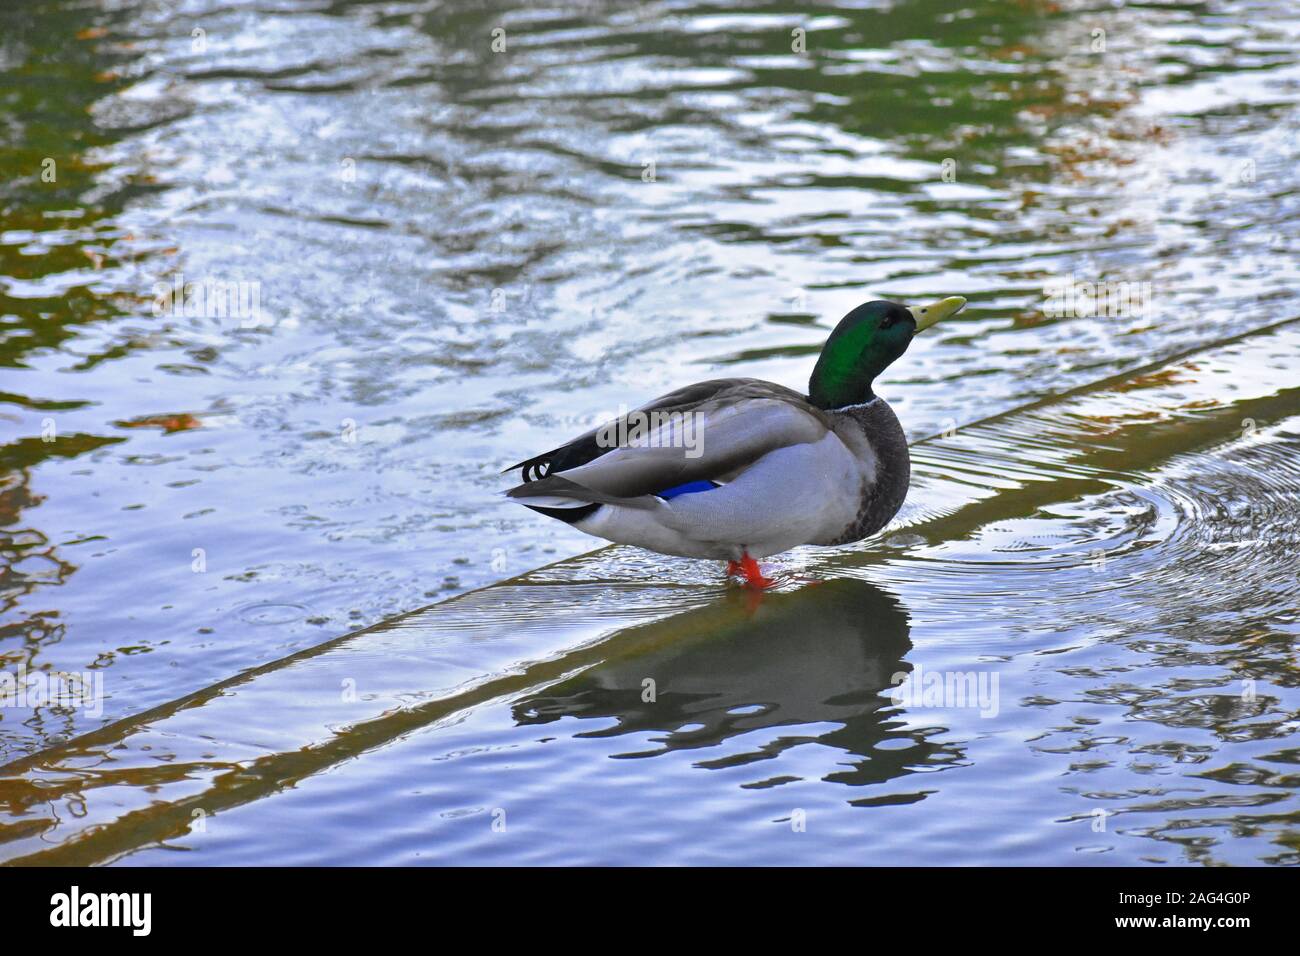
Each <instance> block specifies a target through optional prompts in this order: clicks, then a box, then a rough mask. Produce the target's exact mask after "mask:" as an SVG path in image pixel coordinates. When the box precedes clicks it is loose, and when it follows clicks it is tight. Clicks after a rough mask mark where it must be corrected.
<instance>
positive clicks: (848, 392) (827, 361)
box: [808, 295, 966, 408]
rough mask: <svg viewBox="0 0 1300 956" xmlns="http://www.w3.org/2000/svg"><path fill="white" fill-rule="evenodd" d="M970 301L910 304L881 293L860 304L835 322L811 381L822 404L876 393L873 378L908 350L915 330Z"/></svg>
mask: <svg viewBox="0 0 1300 956" xmlns="http://www.w3.org/2000/svg"><path fill="white" fill-rule="evenodd" d="M965 305H966V300H965V299H963V298H962V297H961V296H959V295H952V296H949V297H948V298H946V299H940V300H939V301H938V302H935V303H934V304H932V305H926V306H920V307H914V308H910V309H909V308H907V307H906V306H902V305H899V304H898V303H897V302H887V301H885V300H884V299H877V300H876V301H874V302H868V303H866V304H865V305H860V306H858V307H857V308H856V309H854V310H853V311H852V312H850V313H849V314H848V315H846V316H845V317H844V318H842V319H840V324H839V325H837V326H835V331H834V332H832V333H831V336H830V338H828V339H827V340H826V344H825V345H824V346H822V354H821V356H820V357H819V358H818V359H817V365H816V367H815V368H814V369H813V373H812V378H811V379H810V380H809V382H808V397H809V398H810V399H811V400H812V403H813V404H814V405H816V406H817V407H818V408H844V407H845V406H847V405H858V404H861V403H862V402H869V401H871V399H872V398H874V397H875V393H874V392H873V391H872V390H871V383H872V382H874V381H875V380H876V376H877V375H879V374H880V373H881V372H883V371H884V370H885V369H886V368H887V367H888V366H889V365H890V363H892V362H893V361H894V360H895V359H897V358H898V357H899V356H900V355H902V354H903V353H904V352H906V351H907V347H908V346H909V345H911V344H912V337H913V336H914V335H916V333H918V332H921V331H923V330H925V329H928V328H929V327H930V326H932V325H934V324H935V323H936V322H939V321H942V320H943V319H946V318H948V317H949V316H951V315H956V314H957V313H958V312H960V311H961V310H962V308H963V307H964V306H965Z"/></svg>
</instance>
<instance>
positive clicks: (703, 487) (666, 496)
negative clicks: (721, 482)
mask: <svg viewBox="0 0 1300 956" xmlns="http://www.w3.org/2000/svg"><path fill="white" fill-rule="evenodd" d="M716 487H718V485H717V483H716V482H712V481H688V482H686V484H684V485H677V486H676V487H675V488H667V489H665V490H664V491H660V492H656V494H657V495H658V496H659V497H660V498H662V499H663V500H664V501H671V500H672V499H674V498H676V497H677V496H678V495H693V494H695V492H697V491H712V490H713V489H714V488H716Z"/></svg>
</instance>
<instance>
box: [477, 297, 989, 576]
mask: <svg viewBox="0 0 1300 956" xmlns="http://www.w3.org/2000/svg"><path fill="white" fill-rule="evenodd" d="M965 305H966V300H965V299H963V298H962V297H960V296H949V297H948V298H946V299H941V300H940V301H938V302H936V303H934V304H933V305H928V306H923V307H915V308H910V309H909V308H906V307H905V306H902V305H899V304H898V303H896V302H887V301H883V300H877V301H874V302H867V303H865V304H864V305H860V306H858V307H857V308H856V309H854V310H853V311H852V312H850V313H849V314H848V315H846V316H844V318H843V319H841V320H840V322H839V324H838V325H837V326H836V327H835V330H834V331H833V332H831V335H830V338H828V339H827V340H826V344H825V345H824V346H823V347H822V351H821V355H820V356H819V357H818V359H817V364H816V366H815V367H814V368H813V372H812V377H811V379H810V380H809V382H808V394H807V395H800V394H799V393H798V392H796V391H794V390H793V389H789V388H785V387H784V386H782V385H777V384H774V383H772V382H765V381H762V380H760V379H753V378H718V379H712V380H710V381H707V382H699V383H698V384H695V385H687V386H686V387H685V388H679V389H677V391H675V392H669V393H668V394H667V395H663V396H661V397H659V398H656V399H655V400H654V401H652V402H649V403H647V404H645V405H642V406H640V407H639V408H637V409H634V410H632V411H630V412H628V413H626V414H625V415H622V416H620V417H619V418H617V419H614V420H613V421H610V422H607V423H605V424H604V425H601V426H600V427H598V428H594V429H592V430H591V431H589V432H587V433H586V434H585V435H580V436H578V437H577V438H575V439H573V440H572V441H570V442H568V443H567V444H564V445H561V446H560V447H558V448H553V449H551V450H550V451H548V452H544V453H543V454H540V455H537V456H536V457H534V458H528V459H526V460H524V461H521V462H519V463H518V464H515V465H511V466H510V467H509V468H507V469H505V472H503V474H504V473H506V472H511V471H515V470H519V472H520V475H521V477H522V478H523V482H522V483H521V484H518V485H516V486H515V487H513V488H511V489H510V490H509V491H507V492H506V495H507V496H508V497H509V498H511V499H513V500H515V501H517V502H519V503H520V504H522V505H525V506H526V507H528V508H531V509H533V510H534V511H537V512H540V513H541V514H544V515H547V516H549V517H552V518H557V519H559V520H560V521H564V522H567V523H568V524H571V525H573V526H574V527H575V528H577V529H578V530H580V531H584V532H586V533H587V534H590V535H594V536H595V537H597V538H604V539H606V540H608V541H613V542H616V543H619V544H631V545H636V546H637V547H641V548H646V549H648V550H650V551H657V552H659V553H660V554H671V555H678V556H681V557H687V558H714V559H719V560H723V561H726V562H728V566H727V572H728V574H729V575H740V576H742V577H743V578H744V580H745V583H746V584H748V585H750V586H752V587H760V588H761V587H766V586H768V584H770V583H771V582H770V581H769V580H768V579H767V578H765V577H764V576H763V573H762V570H761V568H760V567H759V565H758V560H757V559H759V558H765V557H768V556H770V555H773V554H778V553H780V552H782V551H786V550H789V549H790V548H793V547H797V546H798V545H803V544H815V545H824V546H834V545H842V544H848V543H850V542H853V541H860V540H862V539H863V538H865V537H867V536H868V535H872V534H875V533H876V532H877V531H879V530H880V529H881V528H883V527H884V526H885V525H886V524H887V523H888V522H889V520H890V519H891V518H892V517H893V516H894V515H895V514H896V513H897V512H898V509H899V508H900V507H901V506H902V504H903V499H904V498H905V497H906V496H907V488H908V483H909V481H910V478H911V459H910V458H909V456H908V453H907V439H906V437H905V436H904V434H903V428H902V426H901V425H899V423H898V418H897V416H895V414H894V410H893V409H892V408H890V407H889V404H888V403H887V402H886V401H885V400H884V399H883V398H880V397H879V396H877V395H876V394H875V392H873V391H872V387H871V386H872V383H873V382H874V381H875V379H876V376H878V375H879V374H880V373H881V372H883V371H884V370H885V369H886V368H887V367H888V366H889V365H890V363H892V362H894V361H895V360H896V359H898V358H899V356H901V355H902V354H903V353H904V352H906V351H907V347H908V346H909V345H910V344H911V343H912V337H913V336H914V335H916V334H917V333H918V332H921V331H923V330H924V329H927V328H929V327H930V326H932V325H934V324H935V323H936V322H939V321H942V320H943V319H946V318H948V317H949V316H952V315H955V314H956V313H957V312H959V311H961V309H962V308H963V307H964V306H965Z"/></svg>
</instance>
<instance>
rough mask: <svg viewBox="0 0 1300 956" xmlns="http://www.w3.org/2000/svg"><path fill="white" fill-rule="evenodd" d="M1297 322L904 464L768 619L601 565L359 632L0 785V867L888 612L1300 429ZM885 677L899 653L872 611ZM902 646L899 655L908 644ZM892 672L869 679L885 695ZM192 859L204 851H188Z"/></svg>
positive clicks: (127, 844) (654, 566) (759, 605)
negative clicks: (1149, 477)
mask: <svg viewBox="0 0 1300 956" xmlns="http://www.w3.org/2000/svg"><path fill="white" fill-rule="evenodd" d="M1298 349H1300V324H1297V323H1296V322H1295V321H1294V320H1291V321H1288V322H1284V323H1279V324H1277V325H1274V326H1271V327H1269V328H1267V329H1264V330H1260V331H1257V332H1252V333H1249V334H1246V335H1243V336H1239V337H1236V338H1234V339H1232V340H1228V341H1225V342H1221V343H1218V344H1216V345H1213V346H1210V347H1207V348H1204V349H1200V350H1198V351H1196V352H1195V353H1192V354H1189V355H1184V356H1180V357H1176V358H1173V359H1170V360H1167V361H1165V362H1162V363H1159V364H1158V365H1154V366H1149V367H1146V368H1143V369H1139V370H1136V371H1134V372H1130V373H1128V374H1125V375H1121V376H1116V377H1114V378H1110V379H1107V380H1105V381H1102V382H1099V383H1096V384H1094V385H1092V386H1089V387H1087V388H1082V389H1078V390H1075V391H1073V392H1070V393H1067V394H1065V395H1063V396H1060V397H1057V398H1054V399H1051V400H1046V401H1041V402H1037V403H1035V404H1033V405H1030V406H1027V407H1024V408H1021V409H1017V410H1015V411H1012V412H1009V413H1006V414H1003V415H999V416H996V417H994V418H991V419H987V420H985V421H981V422H977V423H974V424H972V425H968V426H965V427H963V428H961V429H960V430H958V431H957V432H956V433H955V434H951V435H946V436H945V435H939V436H933V437H930V438H927V439H924V440H922V441H920V442H917V443H916V444H915V445H914V446H913V472H914V477H913V488H912V492H911V494H910V495H909V501H908V504H907V505H906V506H905V508H904V510H903V512H902V513H901V514H900V515H899V517H898V518H897V519H896V520H895V522H894V523H893V524H892V525H891V526H890V528H889V529H887V530H886V532H884V533H883V534H882V535H880V536H877V537H876V538H874V539H871V540H869V541H867V542H863V543H860V544H858V545H856V546H853V547H849V548H843V549H837V550H829V551H818V550H815V549H808V550H804V551H800V552H798V553H796V555H795V556H794V557H792V558H791V559H790V562H791V564H792V565H797V574H798V575H803V576H807V577H812V578H815V579H820V580H823V581H825V582H826V583H824V584H822V585H820V586H818V587H803V586H801V583H800V582H799V581H798V580H796V579H795V575H794V574H790V575H787V576H786V578H787V580H786V582H785V584H783V586H782V588H781V589H780V591H779V592H778V593H774V594H770V595H765V596H763V597H762V599H761V600H755V599H754V598H753V597H752V596H750V595H746V594H741V593H738V592H736V591H735V590H729V589H727V588H726V587H724V585H723V584H722V581H721V574H720V571H719V570H718V569H717V568H715V567H713V566H712V565H709V564H707V563H704V562H689V561H677V560H671V559H661V558H658V557H656V556H654V555H648V554H645V553H642V552H636V551H633V550H631V549H626V548H614V547H608V548H602V549H599V550H597V551H594V552H590V553H588V554H585V555H581V556H579V557H576V558H572V559H568V560H564V561H560V562H557V563H555V564H552V565H549V566H546V567H543V568H540V569H538V570H535V571H532V572H529V573H527V574H524V575H522V576H519V577H516V578H512V579H510V580H507V581H503V582H501V583H499V584H495V585H491V586H489V587H486V588H483V589H481V590H478V591H473V592H469V593H466V594H463V595H460V596H457V597H455V598H452V599H449V600H447V601H445V602H442V603H440V604H436V605H433V606H431V607H427V608H424V609H422V610H419V611H415V612H413V613H410V614H406V615H403V616H400V617H398V618H394V619H392V620H390V621H386V622H383V623H381V624H378V625H375V626H373V627H370V628H366V629H364V630H361V631H358V632H355V633H352V634H348V635H345V636H342V637H339V638H336V639H334V640H331V641H327V642H325V643H323V644H320V645H318V646H316V647H313V648H310V649H307V650H303V651H300V652H298V653H295V654H293V655H291V656H289V657H286V658H283V659H281V660H277V661H274V662H271V663H268V664H265V665H263V666H260V667H257V668H254V669H251V670H248V671H245V672H243V673H241V674H239V675H238V676H235V677H232V678H230V679H229V680H226V681H223V682H221V683H219V684H215V685H213V686H211V687H208V688H205V689H203V690H200V691H197V692H195V693H192V694H189V695H186V696H185V697H182V698H179V699H177V700H175V701H172V702H170V703H167V704H165V705H162V706H159V707H156V708H153V709H151V710H148V711H145V712H143V713H140V714H137V715H134V716H132V717H129V718H126V719H123V720H119V721H117V722H115V723H112V724H110V725H107V726H105V727H103V728H100V729H98V730H95V731H93V732H91V733H87V734H84V735H82V736H80V737H77V738H75V739H74V740H72V741H69V742H67V743H65V744H62V745H59V746H57V747H54V748H50V749H47V750H44V751H41V752H38V753H36V754H33V755H31V756H29V757H25V758H22V759H20V760H17V761H14V762H11V763H9V764H7V765H5V766H3V767H0V805H3V806H4V807H5V808H6V810H7V813H6V815H5V817H4V818H3V821H2V822H0V861H3V862H6V863H9V864H38V865H59V864H72V865H81V864H97V863H107V862H112V861H114V860H117V859H120V858H122V857H123V856H124V855H126V854H129V853H131V852H132V851H134V850H137V849H140V848H142V847H146V846H153V845H158V844H163V843H165V842H166V841H168V840H172V839H176V838H180V837H184V836H187V835H189V834H191V833H194V832H195V831H196V830H200V829H201V826H200V821H204V820H206V818H207V817H209V816H212V815H215V814H219V813H220V812H222V811H223V810H227V809H230V808H233V807H237V806H241V805H244V804H248V803H251V802H253V801H257V800H259V799H262V798H264V797H267V796H270V795H272V794H275V793H277V792H280V791H282V790H284V789H286V788H290V787H292V786H294V785H295V784H296V783H297V782H298V781H300V780H303V779H306V778H307V777H310V776H312V775H313V774H317V773H320V772H322V771H324V770H327V769H329V768H330V767H333V766H335V765H337V764H339V763H341V762H343V761H347V760H353V759H363V760H364V759H365V756H366V754H367V753H368V752H370V751H373V750H375V749H378V748H382V747H384V746H386V745H387V744H389V743H391V742H393V741H396V740H398V739H400V738H402V737H404V736H406V735H409V734H411V733H413V732H415V731H418V730H420V729H422V728H425V727H429V726H433V725H436V724H438V723H439V722H440V721H446V720H449V719H453V718H454V717H455V716H456V715H457V714H460V713H462V712H465V711H467V710H469V709H472V708H475V707H479V706H482V705H484V704H487V703H490V702H494V701H504V700H512V699H514V698H517V697H519V696H520V695H522V694H525V693H534V692H536V691H537V690H539V689H540V688H543V687H547V686H549V685H552V684H555V683H557V682H559V681H562V680H565V679H567V678H569V677H570V676H572V675H575V674H578V673H581V672H583V671H585V670H587V669H589V668H591V667H593V666H595V665H605V666H608V665H611V664H612V663H613V664H616V663H617V662H618V661H620V660H632V659H637V658H639V657H642V656H644V655H653V654H655V653H656V652H658V651H661V650H662V649H664V648H674V649H677V648H684V647H686V646H688V645H690V644H692V643H695V644H701V645H703V644H705V643H707V642H709V641H712V640H714V639H717V638H718V637H719V636H721V635H737V634H742V635H745V637H746V639H747V640H750V639H754V640H759V639H764V638H765V637H771V636H772V635H773V634H776V635H778V636H779V635H780V634H781V633H783V632H784V631H785V630H787V629H789V628H793V627H805V628H806V627H808V626H810V623H809V622H813V625H811V626H817V627H821V628H823V629H834V628H835V627H837V626H839V624H840V622H842V621H843V620H844V619H845V618H846V617H852V616H853V615H854V614H855V613H858V612H861V611H862V610H863V609H864V606H865V604H868V603H872V602H877V601H878V600H879V598H880V592H879V591H876V590H874V589H866V590H864V589H863V588H862V587H861V585H862V584H863V582H864V581H869V580H870V578H871V574H872V570H871V569H872V567H873V566H874V565H878V564H880V563H881V562H883V561H885V560H888V559H889V558H890V557H891V556H895V555H897V554H898V553H899V552H900V550H905V549H906V548H907V547H908V546H909V545H908V543H907V542H908V541H909V540H916V539H917V538H919V539H922V540H924V541H925V542H927V543H929V544H933V543H936V542H941V541H953V540H957V539H959V538H961V537H964V536H966V535H968V534H969V533H970V532H971V531H972V530H973V529H976V528H978V527H980V526H983V525H986V524H988V523H989V522H992V521H998V520H1003V519H1009V518H1015V517H1018V516H1023V515H1026V514H1030V513H1032V512H1033V511H1034V510H1035V509H1037V508H1039V507H1042V506H1044V505H1048V504H1051V503H1053V502H1060V501H1067V500H1071V499H1074V498H1077V497H1078V496H1080V495H1084V494H1089V493H1093V492H1096V491H1101V490H1105V489H1107V488H1111V487H1114V486H1115V485H1116V484H1118V483H1121V482H1122V481H1124V480H1125V479H1126V477H1129V476H1132V475H1133V474H1136V473H1141V472H1143V471H1145V470H1147V469H1149V468H1151V467H1153V466H1155V465H1158V464H1160V463H1163V462H1166V461H1168V460H1170V459H1171V458H1174V457H1176V456H1178V455H1179V454H1182V453H1185V452H1188V451H1192V450H1196V449H1201V448H1205V447H1208V446H1213V445H1215V444H1219V443H1223V442H1231V441H1238V440H1241V438H1242V433H1243V422H1244V421H1247V420H1250V421H1252V422H1260V423H1267V422H1270V421H1274V420H1277V419H1279V418H1282V417H1285V416H1288V415H1293V414H1295V413H1296V412H1297V411H1298V410H1300V383H1297V380H1296V378H1295V375H1294V368H1293V357H1294V355H1295V354H1297V350H1298ZM872 614H873V616H874V618H875V619H876V620H877V621H878V624H877V625H876V627H877V629H878V636H879V642H880V645H881V652H882V653H881V656H880V658H879V659H878V660H873V661H870V662H867V663H868V664H870V665H871V666H872V667H876V668H877V669H884V670H887V669H888V666H889V665H890V664H891V662H892V661H894V660H896V659H897V657H898V655H899V654H901V653H902V652H903V651H905V645H904V646H902V647H900V646H899V644H900V643H901V642H900V640H899V633H898V630H897V629H896V628H893V627H891V626H890V621H891V620H892V618H891V614H890V612H889V608H888V607H886V606H885V605H883V604H873V606H872ZM902 641H905V637H904V638H902ZM882 676H884V677H885V678H886V679H887V676H888V675H883V674H873V675H872V676H871V677H870V678H869V680H875V681H877V682H878V681H879V678H881V677H882ZM197 843H198V846H199V848H200V849H201V839H200V840H198V841H197Z"/></svg>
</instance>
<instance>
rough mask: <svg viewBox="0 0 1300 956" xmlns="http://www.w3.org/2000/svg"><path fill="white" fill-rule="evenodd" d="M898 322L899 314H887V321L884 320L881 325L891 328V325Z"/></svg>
mask: <svg viewBox="0 0 1300 956" xmlns="http://www.w3.org/2000/svg"><path fill="white" fill-rule="evenodd" d="M897 322H898V316H896V315H887V316H885V321H883V322H881V323H880V327H881V328H882V329H887V328H889V327H890V326H891V325H894V324H895V323H897Z"/></svg>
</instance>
